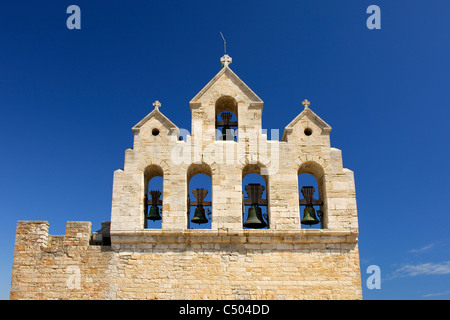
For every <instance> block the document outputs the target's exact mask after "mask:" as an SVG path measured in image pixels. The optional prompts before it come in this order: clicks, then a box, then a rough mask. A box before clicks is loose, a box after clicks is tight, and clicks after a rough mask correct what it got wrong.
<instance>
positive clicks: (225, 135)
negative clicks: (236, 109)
mask: <svg viewBox="0 0 450 320" xmlns="http://www.w3.org/2000/svg"><path fill="white" fill-rule="evenodd" d="M221 116H222V121H223V123H224V125H223V128H222V140H223V141H226V140H233V139H234V136H233V134H232V133H231V126H230V121H231V116H232V115H231V112H223V113H222V115H221Z"/></svg>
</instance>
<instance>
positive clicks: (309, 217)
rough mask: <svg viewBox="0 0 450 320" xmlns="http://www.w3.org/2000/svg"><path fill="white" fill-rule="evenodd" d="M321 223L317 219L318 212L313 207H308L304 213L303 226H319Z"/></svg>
mask: <svg viewBox="0 0 450 320" xmlns="http://www.w3.org/2000/svg"><path fill="white" fill-rule="evenodd" d="M319 222H320V221H319V219H317V216H316V211H315V210H314V208H313V207H312V206H306V208H305V210H304V211H303V219H302V221H301V223H302V224H307V225H309V226H311V225H313V224H318V223H319Z"/></svg>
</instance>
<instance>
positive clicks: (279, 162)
mask: <svg viewBox="0 0 450 320" xmlns="http://www.w3.org/2000/svg"><path fill="white" fill-rule="evenodd" d="M222 63H223V67H222V69H221V70H220V71H219V72H218V73H217V74H216V76H215V77H214V78H213V79H212V80H211V81H210V82H208V84H207V85H206V86H205V87H204V88H203V89H202V90H201V91H200V92H199V93H198V94H197V95H196V96H195V97H194V98H193V99H192V100H191V101H190V102H189V106H190V109H191V115H192V128H191V133H190V134H186V135H184V136H183V138H182V136H181V133H180V132H181V130H180V129H179V128H178V127H177V126H176V125H175V124H174V123H173V122H172V121H170V120H169V119H168V118H167V117H166V116H165V115H164V114H163V113H162V112H161V111H160V108H161V107H162V105H161V103H160V102H159V101H156V102H155V103H154V104H153V106H154V110H152V111H151V112H150V113H149V114H148V115H147V116H145V117H144V118H143V119H142V120H141V121H140V122H138V123H137V124H136V125H135V126H133V127H132V132H133V134H134V140H133V146H132V148H129V149H127V150H125V159H124V166H123V169H118V170H116V171H115V172H114V178H113V185H112V204H111V221H108V222H105V223H103V224H102V229H101V230H99V231H98V232H95V233H92V232H91V223H90V222H67V225H66V231H65V234H64V235H49V233H48V230H49V224H48V222H46V221H19V222H18V223H17V233H16V243H15V250H14V261H13V270H12V281H11V294H10V297H11V299H99V300H105V299H186V300H201V299H221V300H224V299H361V298H362V290H361V279H360V267H359V252H358V232H359V231H358V230H359V228H358V214H357V206H356V191H355V182H354V175H353V171H351V170H349V169H347V168H344V167H343V161H342V152H341V150H339V149H336V148H333V147H331V143H330V132H331V127H330V126H329V125H328V124H327V123H326V122H325V121H324V120H322V119H321V118H320V117H319V116H318V115H317V114H315V113H314V112H313V111H312V110H311V109H310V108H309V106H310V103H309V101H307V100H304V101H303V103H302V104H303V106H304V109H303V111H302V112H301V113H299V114H298V116H297V117H295V118H294V119H293V120H292V121H291V122H290V123H289V124H288V125H287V126H286V127H285V130H284V132H283V134H282V136H281V139H278V137H279V135H273V134H271V138H272V140H268V138H267V135H266V134H265V133H264V132H263V130H262V121H261V119H262V109H263V101H262V100H261V99H260V98H259V97H258V96H257V95H256V94H255V93H254V92H253V91H252V90H251V89H250V88H249V87H248V86H247V85H246V84H245V83H244V82H243V81H242V80H241V79H240V78H239V77H238V76H237V75H236V74H235V73H234V72H233V71H232V70H231V69H230V67H229V65H230V63H231V58H230V57H228V56H225V57H223V59H222ZM162 108H164V107H162ZM224 112H225V117H222V116H223V115H224ZM231 114H233V115H234V117H235V119H236V121H234V120H233V121H232V123H231V122H230V121H231V120H230V119H231ZM227 117H228V118H227ZM220 119H222V120H220ZM224 119H228V120H230V121H228V122H226V121H225V120H224ZM231 125H233V126H235V127H236V131H237V136H236V140H234V138H233V139H227V138H226V136H227V135H225V139H224V136H222V135H220V137H221V138H220V137H219V138H218V136H217V131H216V130H217V129H218V128H219V127H222V129H224V128H226V127H227V126H231ZM222 133H223V132H222ZM274 137H275V138H274ZM197 174H204V175H206V176H207V177H208V178H209V179H210V181H211V183H210V184H209V185H208V186H205V187H203V186H202V188H199V189H207V190H208V192H209V194H210V195H211V201H208V204H207V205H208V206H210V209H211V219H210V222H211V223H210V229H203V230H202V229H191V222H192V220H191V218H190V214H191V212H192V208H193V207H194V206H196V207H197V208H198V209H200V210H201V209H202V208H203V204H204V203H203V202H201V204H200V203H199V202H198V201H199V199H195V202H193V200H194V199H193V198H192V197H191V196H190V192H192V193H193V191H194V190H192V186H191V184H190V181H191V179H192V178H193V177H194V176H196V175H197ZM252 174H256V175H259V176H260V178H261V179H262V181H264V183H263V184H264V186H263V185H259V186H258V187H256V188H254V187H255V184H254V183H253V182H245V184H247V183H249V184H248V185H244V178H246V177H247V176H249V175H252ZM303 174H309V175H311V176H312V177H314V178H315V180H316V182H317V189H318V190H316V191H317V196H316V197H315V198H314V199H313V198H311V196H310V197H308V199H307V197H306V196H305V194H303V191H302V190H303V187H305V185H303V184H302V182H301V181H302V178H301V177H302V175H303ZM156 177H158V178H162V188H161V190H158V191H160V193H161V199H155V201H154V202H151V203H149V200H148V199H151V198H152V197H149V194H150V196H151V193H150V192H151V188H150V186H151V184H152V181H153V179H154V178H156ZM303 177H304V175H303ZM250 185H252V187H251V188H250V189H249V190H265V191H264V192H265V196H264V198H262V193H260V194H255V192H253V196H252V197H250V195H249V192H248V191H247V187H248V186H250ZM209 187H211V188H210V189H208V188H209ZM260 187H264V188H260ZM309 187H310V188H305V190H310V191H311V190H312V189H313V188H311V186H309ZM253 188H254V189H253ZM199 189H197V192H199V191H198V190H199ZM202 192H203V191H202ZM245 192H247V194H246V193H245ZM258 192H259V191H258ZM300 192H301V193H302V194H303V196H302V195H300ZM193 194H194V193H193ZM195 194H198V193H195ZM195 197H197V196H195ZM246 197H247V198H246ZM313 200H314V201H313ZM256 205H258V206H263V207H264V216H265V218H263V213H262V211H261V214H260V215H261V217H260V218H261V219H262V220H264V219H266V221H265V222H264V224H262V223H261V222H262V221H259V224H258V221H257V222H256V227H255V229H247V226H249V225H246V224H245V222H244V215H245V210H246V206H247V210H250V209H249V206H252V207H253V209H255V206H256ZM313 205H315V206H316V209H315V210H317V211H316V212H317V213H318V215H319V216H320V221H319V220H318V219H312V220H310V221H307V220H306V221H305V220H303V219H304V218H303V219H302V218H301V216H302V209H303V211H304V209H305V208H306V207H309V208H310V209H311V207H312V206H313ZM149 206H152V207H153V206H159V207H158V208H157V209H158V210H157V211H158V212H161V220H162V221H161V229H149V228H150V227H149V224H148V223H147V222H148V219H151V217H148V216H146V214H147V213H148V211H149V210H148V209H149ZM154 209H156V208H154ZM159 210H161V211H159ZM195 210H196V209H195ZM208 210H209V209H208ZM255 211H256V209H255ZM255 211H254V212H255ZM319 212H320V214H319ZM158 215H159V213H158ZM247 215H249V214H248V211H247ZM304 216H305V215H303V217H304ZM158 217H159V216H158ZM257 219H259V218H257ZM247 220H249V219H248V218H247ZM311 221H313V223H320V225H319V228H320V229H309V228H308V227H306V228H305V227H304V225H305V222H306V224H310V223H311ZM302 223H303V225H302ZM251 225H253V226H255V224H253V223H252V224H251ZM258 228H267V229H258ZM106 240H107V241H106ZM99 244H101V245H99Z"/></svg>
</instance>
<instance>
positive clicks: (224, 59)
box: [220, 54, 233, 67]
mask: <svg viewBox="0 0 450 320" xmlns="http://www.w3.org/2000/svg"><path fill="white" fill-rule="evenodd" d="M232 61H233V59H231V57H230V56H229V55H227V54H225V55H224V56H223V57H222V58H220V62H222V65H223V66H224V67H226V66H228V65H229V64H231V62H232Z"/></svg>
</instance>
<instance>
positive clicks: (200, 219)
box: [191, 206, 208, 224]
mask: <svg viewBox="0 0 450 320" xmlns="http://www.w3.org/2000/svg"><path fill="white" fill-rule="evenodd" d="M191 222H193V223H198V224H202V223H207V222H208V219H207V218H206V216H205V209H203V206H197V208H195V213H194V217H193V218H192V219H191Z"/></svg>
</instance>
